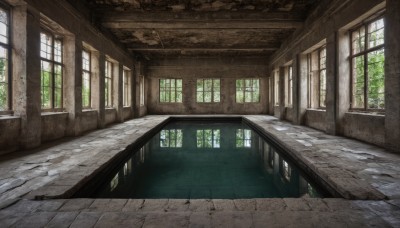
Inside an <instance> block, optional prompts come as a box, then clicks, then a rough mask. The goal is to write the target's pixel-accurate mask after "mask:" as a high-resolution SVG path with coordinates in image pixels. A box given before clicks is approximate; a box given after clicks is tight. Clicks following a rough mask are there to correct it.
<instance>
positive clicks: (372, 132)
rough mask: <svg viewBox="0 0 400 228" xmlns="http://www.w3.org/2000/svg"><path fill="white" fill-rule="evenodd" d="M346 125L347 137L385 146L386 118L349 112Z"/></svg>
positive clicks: (345, 119)
mask: <svg viewBox="0 0 400 228" xmlns="http://www.w3.org/2000/svg"><path fill="white" fill-rule="evenodd" d="M344 123H345V124H344V135H345V136H347V137H351V138H356V139H360V140H362V141H365V142H367V143H372V144H375V145H378V146H384V145H385V116H383V115H371V114H365V113H350V112H348V113H346V114H345V115H344Z"/></svg>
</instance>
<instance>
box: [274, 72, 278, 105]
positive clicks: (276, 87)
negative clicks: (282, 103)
mask: <svg viewBox="0 0 400 228" xmlns="http://www.w3.org/2000/svg"><path fill="white" fill-rule="evenodd" d="M274 84H275V85H274V91H275V96H274V98H275V105H277V106H279V70H277V71H275V77H274Z"/></svg>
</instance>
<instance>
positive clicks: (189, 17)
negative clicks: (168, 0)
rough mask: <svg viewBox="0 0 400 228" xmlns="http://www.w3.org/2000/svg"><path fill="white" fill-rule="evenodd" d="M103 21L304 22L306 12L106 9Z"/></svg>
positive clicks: (102, 17) (100, 15)
mask: <svg viewBox="0 0 400 228" xmlns="http://www.w3.org/2000/svg"><path fill="white" fill-rule="evenodd" d="M98 16H99V18H101V22H102V23H115V22H139V23H142V22H164V23H173V22H180V21H181V22H185V21H188V22H203V23H204V22H218V21H224V22H236V21H238V22H240V21H260V22H261V21H264V22H268V21H271V22H274V21H281V22H285V21H287V22H289V23H290V22H304V20H305V18H306V15H305V14H304V12H292V11H291V12H246V11H245V12H243V11H237V12H190V11H189V12H186V11H185V12H168V11H151V12H149V11H124V12H118V11H113V10H109V11H105V12H103V13H100V14H98Z"/></svg>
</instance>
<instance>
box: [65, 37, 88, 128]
mask: <svg viewBox="0 0 400 228" xmlns="http://www.w3.org/2000/svg"><path fill="white" fill-rule="evenodd" d="M63 41H64V59H63V60H64V66H65V67H64V88H63V93H64V108H65V111H67V112H68V126H67V135H70V136H77V135H79V134H80V133H81V130H80V126H81V124H80V120H81V116H82V50H83V47H82V42H81V41H80V40H78V39H76V37H75V36H73V35H66V36H65V37H64V40H63Z"/></svg>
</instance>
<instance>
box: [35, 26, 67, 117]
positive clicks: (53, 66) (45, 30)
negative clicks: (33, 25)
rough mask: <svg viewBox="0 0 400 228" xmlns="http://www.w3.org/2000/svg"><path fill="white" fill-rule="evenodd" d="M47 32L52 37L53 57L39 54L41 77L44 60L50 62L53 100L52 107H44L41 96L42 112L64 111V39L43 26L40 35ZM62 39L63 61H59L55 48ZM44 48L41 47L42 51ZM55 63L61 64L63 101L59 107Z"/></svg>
mask: <svg viewBox="0 0 400 228" xmlns="http://www.w3.org/2000/svg"><path fill="white" fill-rule="evenodd" d="M42 33H43V34H46V35H47V36H50V37H51V38H52V43H51V59H47V58H44V57H42V56H41V54H40V55H39V59H40V78H42V62H43V61H44V62H48V63H50V64H51V70H52V72H51V87H50V88H51V96H50V97H51V101H50V107H45V108H43V104H42V97H41V98H40V104H41V105H40V106H41V111H42V112H62V111H64V68H65V66H64V42H63V39H62V36H61V35H59V34H57V33H55V32H52V31H51V30H49V29H46V28H43V27H41V29H40V35H41V34H42ZM56 40H57V41H60V43H61V56H60V57H61V62H57V61H56V60H55V53H54V48H55V42H56ZM41 45H42V40H41V39H40V46H41ZM41 51H42V50H41V49H40V52H41ZM55 65H59V66H61V88H60V89H61V92H60V96H61V101H60V107H59V108H55V107H54V106H55V99H54V98H55ZM40 92H42V81H41V83H40Z"/></svg>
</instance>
